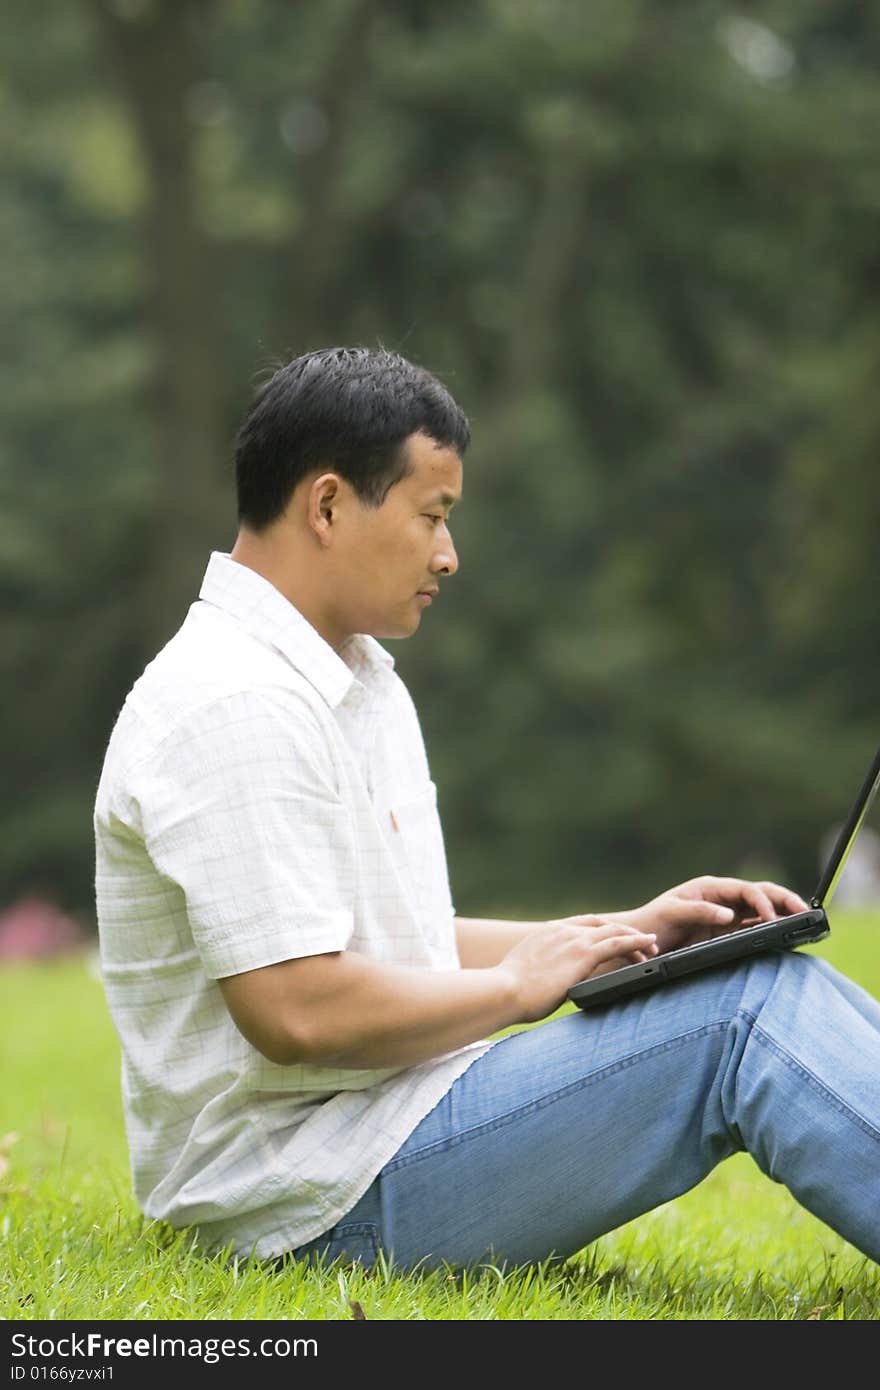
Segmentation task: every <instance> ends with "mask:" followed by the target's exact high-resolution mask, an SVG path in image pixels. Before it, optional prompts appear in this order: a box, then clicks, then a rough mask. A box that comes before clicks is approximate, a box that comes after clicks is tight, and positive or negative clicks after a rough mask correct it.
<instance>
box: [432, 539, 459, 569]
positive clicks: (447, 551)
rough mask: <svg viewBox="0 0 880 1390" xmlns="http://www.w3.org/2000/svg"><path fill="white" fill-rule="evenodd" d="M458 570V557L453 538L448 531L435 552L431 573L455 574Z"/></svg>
mask: <svg viewBox="0 0 880 1390" xmlns="http://www.w3.org/2000/svg"><path fill="white" fill-rule="evenodd" d="M457 569H458V556H457V554H456V553H455V546H454V545H453V544H452V537H451V536H450V534H449V532H448V531H447V532H446V534H445V536H444V537H443V539H442V541H441V543H440V545H439V546H438V547H437V549H436V550H435V552H434V558H433V560H432V561H431V573H432V574H455V571H456V570H457Z"/></svg>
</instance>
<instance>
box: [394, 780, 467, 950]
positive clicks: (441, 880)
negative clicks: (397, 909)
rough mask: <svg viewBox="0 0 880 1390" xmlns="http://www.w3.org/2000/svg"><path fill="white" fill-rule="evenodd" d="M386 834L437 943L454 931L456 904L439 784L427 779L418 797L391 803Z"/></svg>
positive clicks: (417, 912)
mask: <svg viewBox="0 0 880 1390" xmlns="http://www.w3.org/2000/svg"><path fill="white" fill-rule="evenodd" d="M385 837H386V840H387V842H388V846H389V848H390V850H391V855H392V858H393V860H394V863H395V866H396V868H397V872H398V875H399V877H400V880H401V883H402V884H403V887H404V890H405V891H406V894H407V896H408V897H409V899H410V901H411V904H412V908H413V912H414V913H415V915H416V917H417V919H418V920H419V922H421V924H422V926H423V929H424V930H425V933H426V935H427V936H428V937H429V938H430V939H431V940H432V941H435V942H439V941H442V940H445V938H446V937H447V936H448V935H449V934H450V933H451V931H452V903H451V900H450V895H449V877H448V872H447V867H446V851H445V848H444V845H443V831H442V829H441V826H440V816H439V814H438V812H437V786H436V783H434V782H427V783H426V784H425V786H424V788H423V790H422V791H421V792H419V794H418V795H417V796H414V797H407V798H406V799H405V800H402V801H393V802H392V803H391V804H390V806H389V807H388V808H387V811H386V823H385Z"/></svg>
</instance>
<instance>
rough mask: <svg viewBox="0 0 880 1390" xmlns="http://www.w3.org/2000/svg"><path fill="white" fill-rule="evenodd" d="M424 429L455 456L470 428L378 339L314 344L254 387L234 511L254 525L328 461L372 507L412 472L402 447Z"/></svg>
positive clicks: (238, 452) (448, 399)
mask: <svg viewBox="0 0 880 1390" xmlns="http://www.w3.org/2000/svg"><path fill="white" fill-rule="evenodd" d="M417 432H421V433H424V434H427V435H429V436H430V437H431V438H432V439H433V440H435V442H436V443H437V444H441V445H443V446H444V447H446V448H451V449H455V450H456V452H457V453H458V455H459V456H460V457H463V456H464V452H465V450H466V449H467V446H468V444H469V443H470V427H469V425H468V421H467V418H466V416H465V414H464V412H463V411H462V410H461V408H460V406H458V405H457V404H456V402H455V401H454V400H453V399H452V396H451V395H450V393H449V392H448V391H447V389H446V387H445V386H443V384H442V383H441V382H440V381H438V380H437V378H436V377H435V376H432V375H431V373H430V372H428V371H426V370H425V368H424V367H419V366H416V365H414V364H413V363H412V362H408V361H407V360H406V358H405V357H400V356H399V355H398V354H397V353H395V352H388V351H386V350H385V349H384V348H364V347H357V348H349V347H331V348H322V349H321V350H320V351H317V352H309V353H306V354H305V355H304V356H302V357H296V358H294V360H293V361H292V362H288V363H287V365H286V366H285V367H281V368H280V369H279V370H278V371H277V372H276V373H275V375H274V376H273V377H272V378H271V380H270V381H268V382H267V383H266V385H265V386H263V387H262V389H261V390H260V391H259V393H258V395H257V397H256V399H255V400H254V403H253V405H252V406H251V408H250V411H249V412H248V415H247V417H246V418H245V420H244V423H243V424H242V426H241V428H240V430H239V431H238V435H237V438H236V445H235V478H236V487H237V493H238V519H239V521H240V522H241V523H242V524H243V525H245V526H247V527H249V528H250V529H251V530H253V531H262V530H264V529H265V527H267V526H268V525H270V523H271V522H273V521H275V520H276V518H277V517H279V516H280V515H281V514H282V512H283V511H284V508H285V507H286V506H287V504H288V502H289V501H290V497H291V495H292V493H293V491H294V489H295V488H296V486H297V484H298V483H299V482H300V481H301V480H302V479H303V478H305V477H307V475H308V474H309V473H310V472H312V471H314V470H315V469H318V468H323V467H327V468H328V469H332V470H333V471H334V472H337V473H339V474H340V476H341V477H343V478H345V479H346V481H347V482H349V483H351V485H352V487H353V488H354V489H355V491H356V493H357V494H358V497H359V498H360V499H361V501H362V502H364V503H366V504H367V505H368V506H371V507H379V506H381V505H382V503H383V502H384V500H385V498H386V496H387V495H388V492H389V490H390V489H391V488H392V487H393V486H394V484H395V483H398V482H400V480H401V479H402V478H405V477H406V476H407V475H408V474H409V473H411V472H412V465H411V464H410V463H409V460H408V458H407V454H406V450H405V448H403V447H402V446H403V443H404V440H406V439H407V438H408V437H409V436H410V435H411V434H415V433H417Z"/></svg>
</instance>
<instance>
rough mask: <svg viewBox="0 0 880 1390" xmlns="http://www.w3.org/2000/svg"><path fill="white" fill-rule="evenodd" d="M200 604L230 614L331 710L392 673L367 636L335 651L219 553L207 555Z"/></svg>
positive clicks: (266, 586)
mask: <svg viewBox="0 0 880 1390" xmlns="http://www.w3.org/2000/svg"><path fill="white" fill-rule="evenodd" d="M199 598H200V599H202V600H203V602H205V603H210V604H212V605H213V606H214V607H215V608H220V609H222V610H223V612H224V613H229V614H230V616H231V617H233V618H235V619H236V620H237V621H238V622H240V623H241V624H242V626H243V627H245V628H246V629H247V631H248V632H250V633H251V634H252V635H253V636H254V637H256V638H258V639H259V641H261V642H264V643H265V644H266V645H267V646H270V647H274V648H275V649H276V651H279V652H280V653H281V655H282V656H284V657H285V658H286V659H287V661H289V662H290V664H291V666H293V667H295V669H296V670H297V671H299V672H300V673H301V675H303V676H305V678H306V680H307V681H309V682H310V684H312V685H313V686H314V687H315V689H316V690H317V692H318V694H319V695H321V696H322V697H323V699H325V700H326V701H327V704H328V705H329V706H330V708H331V709H335V708H336V706H337V705H340V704H341V703H342V701H343V700H344V699H345V697H346V696H347V695H348V694H349V692H350V691H351V690H352V688H358V689H363V688H364V687H365V686H369V685H373V684H375V683H377V682H379V681H381V680H382V678H383V677H384V676H386V675H387V673H388V672H389V671H391V670H392V669H393V667H394V658H393V656H392V655H391V653H390V652H387V651H386V650H385V648H384V647H383V646H381V645H380V644H379V643H378V642H377V641H376V640H375V638H373V637H370V636H368V635H367V634H366V633H362V632H357V633H355V634H354V635H353V636H352V637H349V638H348V639H347V640H346V641H345V642H344V643H343V644H342V647H341V648H340V649H339V652H336V651H334V649H333V647H331V646H330V643H329V642H326V641H325V640H324V638H323V637H322V636H321V634H320V633H319V632H318V631H317V630H316V629H315V628H314V627H312V625H311V623H310V622H309V621H308V619H307V618H304V617H303V615H302V613H300V611H299V609H298V608H295V607H294V606H293V604H292V603H291V602H290V601H289V600H288V599H286V598H285V597H284V595H283V594H282V593H281V592H280V591H279V590H278V589H276V588H275V586H274V584H270V583H269V580H268V579H264V578H263V576H262V575H260V574H257V572H256V570H252V569H249V568H248V566H247V565H240V564H239V563H238V561H237V560H233V559H232V557H231V556H230V555H227V554H225V553H224V552H223V551H219V550H214V551H212V552H211V558H210V559H209V561H208V568H207V569H206V570H205V577H204V579H203V580H202V587H201V589H200V590H199ZM342 653H344V654H345V655H344V658H343V656H342Z"/></svg>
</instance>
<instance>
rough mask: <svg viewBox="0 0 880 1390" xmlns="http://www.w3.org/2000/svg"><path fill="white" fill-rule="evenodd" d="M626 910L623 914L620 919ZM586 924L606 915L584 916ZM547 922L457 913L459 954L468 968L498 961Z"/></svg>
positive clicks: (476, 967)
mask: <svg viewBox="0 0 880 1390" xmlns="http://www.w3.org/2000/svg"><path fill="white" fill-rule="evenodd" d="M622 917H623V914H622V913H621V914H619V917H618V920H620V919H622ZM580 920H581V921H582V922H583V924H584V925H585V926H586V925H591V926H596V925H598V923H599V922H602V921H604V920H605V918H603V917H583V918H581V919H580ZM541 926H546V922H509V921H506V920H503V919H501V918H494V917H456V919H455V939H456V942H457V944H458V958H459V960H460V961H461V964H462V966H463V968H464V969H465V970H480V969H484V968H486V967H488V966H493V965H497V964H498V962H499V961H500V960H502V959H503V957H504V956H506V955H507V952H508V951H511V950H512V949H513V947H514V946H516V945H517V944H518V943H519V942H520V941H523V940H524V939H525V938H526V937H527V936H528V935H529V934H530V933H531V932H533V931H536V930H537V929H538V928H539V927H541Z"/></svg>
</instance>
